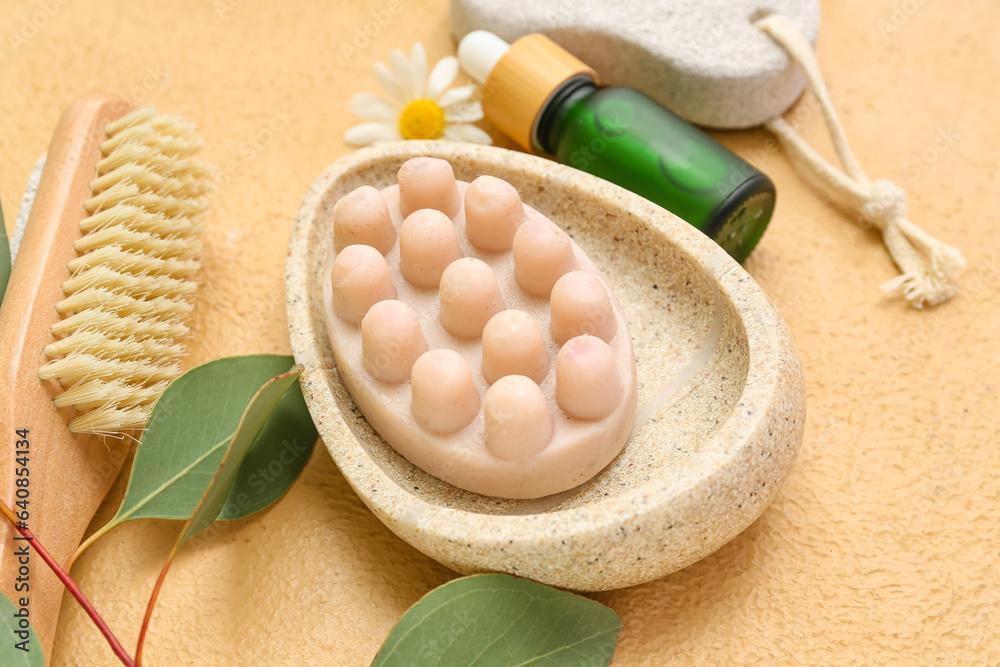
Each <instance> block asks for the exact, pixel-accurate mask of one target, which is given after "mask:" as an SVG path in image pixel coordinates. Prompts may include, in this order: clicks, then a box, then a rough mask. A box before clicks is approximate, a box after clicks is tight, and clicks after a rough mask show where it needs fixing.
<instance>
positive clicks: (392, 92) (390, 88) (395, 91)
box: [375, 61, 409, 104]
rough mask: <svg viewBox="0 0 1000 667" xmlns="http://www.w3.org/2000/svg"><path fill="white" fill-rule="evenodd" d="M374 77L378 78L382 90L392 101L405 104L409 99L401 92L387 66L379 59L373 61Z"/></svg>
mask: <svg viewBox="0 0 1000 667" xmlns="http://www.w3.org/2000/svg"><path fill="white" fill-rule="evenodd" d="M375 78H376V79H378V83H379V85H380V86H382V90H384V91H385V92H386V94H387V95H388V96H389V97H391V98H392V99H393V100H394V101H396V102H399V103H400V104H406V103H407V102H409V100H407V99H406V95H404V94H403V91H402V89H401V88H400V87H399V84H397V83H396V80H395V79H394V78H393V76H392V74H390V73H389V68H388V67H386V66H385V65H383V64H382V62H381V61H379V62H377V63H375Z"/></svg>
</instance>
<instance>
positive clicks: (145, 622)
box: [135, 544, 178, 667]
mask: <svg viewBox="0 0 1000 667" xmlns="http://www.w3.org/2000/svg"><path fill="white" fill-rule="evenodd" d="M177 547H178V545H177V544H175V545H174V548H173V549H171V550H170V555H169V556H167V562H166V563H164V564H163V567H162V568H161V569H160V576H159V577H157V578H156V584H155V585H154V586H153V592H152V594H151V595H150V596H149V603H148V604H147V605H146V615H145V616H144V617H143V619H142V627H141V628H139V641H138V642H136V646H135V664H136V667H141V665H142V647H143V644H144V642H145V641H146V631H147V630H149V622H150V621H151V620H153V607H155V606H156V599H157V598H158V597H160V588H162V587H163V581H164V579H166V578H167V570H169V569H170V564H171V563H172V562H173V560H174V556H175V555H177Z"/></svg>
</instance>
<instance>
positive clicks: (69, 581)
mask: <svg viewBox="0 0 1000 667" xmlns="http://www.w3.org/2000/svg"><path fill="white" fill-rule="evenodd" d="M0 513H3V516H4V518H5V519H7V521H8V522H9V523H10V525H11V526H13V527H14V530H16V531H17V532H19V533H20V534H21V535H22V536H23V537H24V538H26V539H27V541H28V544H30V545H31V548H33V549H34V550H35V551H36V552H37V553H38V555H39V556H41V557H42V560H43V561H45V564H46V565H48V566H49V569H51V570H52V571H53V572H55V574H56V576H57V577H59V581H61V582H62V583H63V586H65V587H66V589H67V590H68V591H69V592H70V594H71V595H72V596H73V597H74V598H76V601H77V602H79V603H80V606H81V607H83V610H84V611H85V612H87V616H90V620H92V621H93V622H94V625H96V626H97V629H98V630H100V631H101V634H102V635H104V638H105V639H106V640H107V642H108V644H109V645H110V646H111V650H112V651H113V652H114V654H115V656H117V658H118V659H119V660H121V661H122V664H123V665H125V666H126V667H135V661H134V660H132V657H131V656H130V655H129V654H128V652H127V651H126V650H125V647H124V646H122V643H121V642H120V641H118V638H117V637H115V634H114V633H113V632H111V628H109V627H108V624H107V623H105V622H104V619H103V618H101V615H100V614H98V613H97V609H95V608H94V605H92V604H91V603H90V600H88V599H87V596H86V595H84V594H83V591H82V590H80V587H79V586H78V585H77V583H76V582H75V581H73V578H72V577H70V576H69V573H67V572H66V571H65V570H63V569H62V567H60V565H59V563H57V562H56V559H55V558H53V557H52V554H50V553H49V552H48V551H47V550H46V549H45V547H44V546H42V543H41V542H39V541H38V538H37V537H35V536H34V534H32V532H31V531H30V530H28V529H27V528H22V527H21V526H20V525H18V521H17V517H15V516H14V512H13V511H12V510H11V509H10V507H8V506H7V503H5V502H4V501H2V500H0Z"/></svg>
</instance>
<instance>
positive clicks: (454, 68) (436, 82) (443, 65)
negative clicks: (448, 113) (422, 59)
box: [427, 56, 458, 102]
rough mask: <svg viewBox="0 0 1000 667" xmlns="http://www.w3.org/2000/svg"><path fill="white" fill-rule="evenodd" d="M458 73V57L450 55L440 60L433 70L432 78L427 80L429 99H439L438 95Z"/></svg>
mask: <svg viewBox="0 0 1000 667" xmlns="http://www.w3.org/2000/svg"><path fill="white" fill-rule="evenodd" d="M457 74H458V58H456V57H455V56H448V57H447V58H442V59H441V60H439V61H438V63H437V65H435V66H434V69H433V70H432V71H431V78H430V80H429V81H428V82H427V99H429V100H434V101H435V102H437V101H438V97H439V96H440V95H441V93H443V92H444V91H445V88H447V87H448V86H450V85H451V82H452V81H454V80H455V75H457Z"/></svg>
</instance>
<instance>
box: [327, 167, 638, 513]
mask: <svg viewBox="0 0 1000 667" xmlns="http://www.w3.org/2000/svg"><path fill="white" fill-rule="evenodd" d="M333 217H334V224H333V228H334V234H333V239H331V252H330V256H329V259H328V261H327V270H328V274H327V275H328V276H329V278H328V280H326V281H325V285H324V298H325V301H326V308H327V319H328V324H329V327H330V332H331V333H330V338H331V340H330V343H331V346H332V349H333V353H334V357H335V359H336V361H337V368H338V371H339V373H340V376H341V378H342V379H343V381H344V384H345V386H346V387H347V389H348V391H349V392H350V394H351V397H352V398H353V399H354V402H355V403H356V404H357V406H358V407H359V408H360V409H361V412H362V413H363V414H364V415H365V418H366V419H367V420H368V422H369V423H370V424H371V426H372V427H373V428H374V429H375V430H376V431H377V432H378V433H379V434H380V435H381V436H382V437H383V438H384V439H385V440H386V442H388V443H389V444H390V445H392V446H393V447H394V448H395V449H396V451H398V452H399V453H400V454H402V455H403V456H404V457H406V458H407V459H408V460H409V461H410V462H411V463H413V464H414V465H416V466H418V467H420V468H422V469H424V470H426V471H427V472H429V473H430V474H432V475H435V476H436V477H439V478H440V479H443V480H444V481H446V482H449V483H450V484H453V485H455V486H457V487H460V488H463V489H466V490H468V491H473V492H476V493H481V494H484V495H489V496H499V497H505V498H538V497H542V496H546V495H550V494H553V493H558V492H560V491H565V490H568V489H571V488H573V487H575V486H577V485H579V484H582V483H583V482H585V481H587V480H588V479H590V478H591V477H593V476H594V475H595V474H596V473H597V472H599V471H600V470H601V469H602V468H603V467H604V466H606V465H607V464H608V463H610V462H611V460H612V459H614V457H615V456H617V454H618V453H619V452H620V451H621V449H622V447H623V446H624V444H625V442H626V440H627V439H628V435H629V432H630V430H631V427H632V419H633V416H634V413H635V405H636V375H635V360H634V358H633V354H632V339H631V336H630V334H629V330H628V324H627V323H626V321H625V316H624V313H623V312H622V308H621V305H620V304H619V303H618V301H617V299H616V298H615V296H614V294H613V293H612V292H611V290H610V289H609V287H608V285H607V283H606V282H605V280H604V278H603V276H602V275H601V272H600V271H599V270H598V269H597V267H596V266H594V264H593V262H591V260H590V259H589V258H588V257H587V255H586V253H585V252H584V251H583V250H582V249H580V247H579V246H577V244H576V243H575V242H573V240H572V239H571V238H570V237H569V236H568V235H567V234H566V233H565V232H564V231H563V230H562V229H560V228H559V227H558V226H557V225H556V224H555V223H553V222H552V221H550V220H549V219H547V218H546V217H545V216H543V215H542V214H541V213H539V212H537V211H535V210H534V209H532V208H531V207H528V206H525V205H524V204H523V203H522V202H521V199H520V197H519V195H518V193H517V191H516V190H515V189H514V188H513V187H512V186H511V185H509V184H508V183H506V182H505V181H502V180H500V179H497V178H494V177H492V176H480V177H479V178H477V179H476V180H475V181H473V182H472V183H464V182H459V181H456V180H455V176H454V173H453V171H452V168H451V165H450V164H449V163H448V162H446V161H444V160H439V159H435V158H414V159H411V160H409V161H408V162H406V163H404V164H403V166H402V167H401V168H400V170H399V173H398V185H394V186H391V187H388V188H386V189H385V190H383V191H381V192H380V191H378V190H376V189H375V188H373V187H370V186H362V187H360V188H358V189H356V190H354V191H353V192H351V193H349V194H347V195H345V196H344V197H343V198H342V199H341V200H340V201H339V202H337V204H336V206H335V207H334V210H333Z"/></svg>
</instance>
